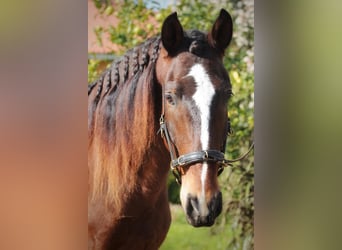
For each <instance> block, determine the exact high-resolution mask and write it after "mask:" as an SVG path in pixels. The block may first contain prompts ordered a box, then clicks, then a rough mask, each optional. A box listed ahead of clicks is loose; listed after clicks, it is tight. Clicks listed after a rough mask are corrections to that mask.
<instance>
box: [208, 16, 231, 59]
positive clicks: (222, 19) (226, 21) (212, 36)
mask: <svg viewBox="0 0 342 250" xmlns="http://www.w3.org/2000/svg"><path fill="white" fill-rule="evenodd" d="M232 35H233V20H232V17H231V16H230V15H229V13H228V12H227V11H226V10H224V9H221V12H220V15H219V17H218V18H217V19H216V21H215V23H214V25H213V27H212V29H211V32H210V33H209V34H208V39H209V43H210V44H211V45H212V46H213V47H214V48H217V49H218V50H219V51H220V52H221V53H222V54H223V53H224V51H225V49H226V48H227V47H228V45H229V43H230V41H231V40H232Z"/></svg>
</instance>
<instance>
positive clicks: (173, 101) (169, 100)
mask: <svg viewBox="0 0 342 250" xmlns="http://www.w3.org/2000/svg"><path fill="white" fill-rule="evenodd" d="M165 99H166V101H167V102H168V103H169V104H171V105H175V104H176V102H175V100H174V98H173V96H172V95H171V94H166V95H165Z"/></svg>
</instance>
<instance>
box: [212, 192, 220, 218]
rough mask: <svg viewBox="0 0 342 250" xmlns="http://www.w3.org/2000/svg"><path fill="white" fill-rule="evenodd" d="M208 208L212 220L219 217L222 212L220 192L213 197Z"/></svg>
mask: <svg viewBox="0 0 342 250" xmlns="http://www.w3.org/2000/svg"><path fill="white" fill-rule="evenodd" d="M209 207H210V210H211V212H212V215H213V216H214V218H216V217H217V216H219V214H220V213H221V212H222V193H221V192H218V193H217V194H216V195H215V196H214V197H213V199H212V200H211V202H210V204H209Z"/></svg>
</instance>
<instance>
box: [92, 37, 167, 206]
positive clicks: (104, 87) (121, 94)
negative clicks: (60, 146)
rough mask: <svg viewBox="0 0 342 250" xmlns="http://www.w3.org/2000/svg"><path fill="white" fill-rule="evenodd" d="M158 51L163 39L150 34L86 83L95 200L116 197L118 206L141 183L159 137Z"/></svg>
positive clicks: (115, 203)
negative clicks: (140, 176)
mask: <svg viewBox="0 0 342 250" xmlns="http://www.w3.org/2000/svg"><path fill="white" fill-rule="evenodd" d="M159 51H160V38H159V37H154V38H151V39H148V40H146V41H145V42H144V43H143V44H141V45H139V46H137V47H135V48H133V49H131V50H129V51H128V52H127V53H126V54H125V55H123V56H122V57H121V58H120V59H118V60H116V61H115V62H113V63H112V64H111V66H110V67H109V68H108V69H107V70H105V72H104V73H103V74H102V75H101V76H100V77H99V79H98V80H96V81H95V82H93V83H92V84H90V85H88V140H89V148H90V149H91V150H93V152H92V154H91V157H90V158H91V159H88V161H90V162H89V163H88V165H89V166H90V167H91V168H92V171H93V179H92V180H90V182H91V183H92V185H91V190H90V193H91V197H92V200H94V199H96V197H103V198H105V201H106V202H109V201H114V206H115V210H117V211H118V210H119V208H120V207H121V204H122V202H123V197H122V194H124V196H127V197H129V195H130V192H131V191H132V190H133V189H134V188H137V187H135V183H134V182H135V180H136V178H135V177H136V176H137V175H138V174H139V166H141V165H142V164H143V163H144V161H146V158H147V157H148V154H149V153H148V152H146V150H147V151H148V149H149V147H150V145H151V144H153V140H155V139H154V138H155V130H156V127H157V126H158V123H156V120H158V118H157V119H156V118H155V116H156V112H155V111H157V110H155V109H158V108H159V107H157V105H156V104H155V103H156V98H157V97H155V94H154V93H155V92H156V91H158V90H157V89H156V88H157V87H158V86H156V84H155V81H156V80H155V64H156V60H157V58H158V55H159ZM160 98H161V97H160ZM154 125H155V126H154ZM88 150H89V149H88ZM132 152H133V153H132ZM88 157H89V156H88ZM127 165H128V166H131V169H129V168H128V167H126V166H127ZM127 197H126V198H127Z"/></svg>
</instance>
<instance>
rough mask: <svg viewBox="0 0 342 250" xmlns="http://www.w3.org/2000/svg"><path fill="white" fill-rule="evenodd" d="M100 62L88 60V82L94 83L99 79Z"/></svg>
mask: <svg viewBox="0 0 342 250" xmlns="http://www.w3.org/2000/svg"><path fill="white" fill-rule="evenodd" d="M99 64H100V61H99V60H94V59H90V60H88V82H89V83H92V82H93V81H95V80H96V79H97V77H98V76H99V72H98V70H97V69H98V67H99Z"/></svg>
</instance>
